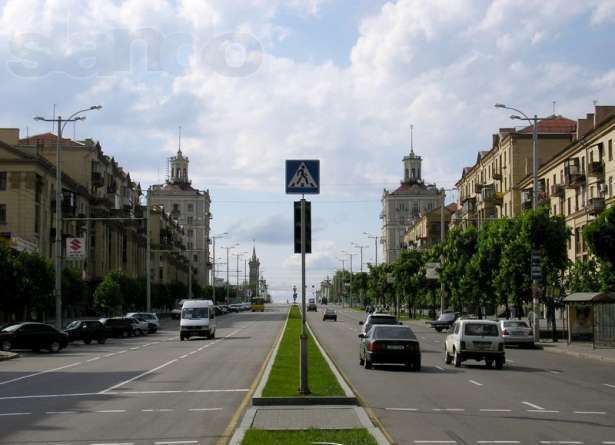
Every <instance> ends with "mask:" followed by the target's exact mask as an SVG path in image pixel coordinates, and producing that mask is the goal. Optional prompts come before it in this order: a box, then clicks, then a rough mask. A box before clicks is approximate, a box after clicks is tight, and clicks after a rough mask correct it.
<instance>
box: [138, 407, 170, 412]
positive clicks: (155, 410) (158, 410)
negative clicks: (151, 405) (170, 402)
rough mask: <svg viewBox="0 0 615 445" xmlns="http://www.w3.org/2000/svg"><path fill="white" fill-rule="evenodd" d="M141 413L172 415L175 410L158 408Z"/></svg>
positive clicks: (144, 410) (143, 410)
mask: <svg viewBox="0 0 615 445" xmlns="http://www.w3.org/2000/svg"><path fill="white" fill-rule="evenodd" d="M141 411H142V412H144V413H170V412H172V411H175V410H174V409H170V408H156V409H142V410H141Z"/></svg>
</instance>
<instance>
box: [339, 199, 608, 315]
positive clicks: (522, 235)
mask: <svg viewBox="0 0 615 445" xmlns="http://www.w3.org/2000/svg"><path fill="white" fill-rule="evenodd" d="M570 236H571V233H570V229H569V228H568V227H567V226H566V223H565V219H564V218H563V217H562V216H551V215H550V214H549V211H548V209H547V208H544V207H541V208H539V209H537V210H529V211H526V212H524V213H523V214H521V215H519V216H518V217H515V218H512V219H499V220H495V221H492V222H489V223H486V224H484V225H482V226H481V227H480V229H477V228H475V227H474V226H470V227H467V228H455V229H452V230H451V231H450V232H449V233H448V236H447V238H446V239H445V241H444V242H443V243H439V244H437V245H435V246H434V247H433V248H432V249H430V250H427V251H418V250H403V251H402V252H401V254H400V256H399V257H398V259H397V260H396V261H395V262H394V263H393V264H380V265H378V266H373V265H370V267H369V272H368V273H357V274H352V276H351V274H350V273H349V272H348V271H338V272H337V273H336V275H335V276H334V278H333V282H332V285H331V297H332V299H333V300H334V301H336V300H337V301H340V300H341V299H342V298H343V299H344V301H346V302H347V303H350V301H349V296H350V295H353V296H354V298H353V300H354V301H353V303H355V304H360V305H362V306H365V305H383V306H384V305H389V306H392V307H393V306H395V305H396V304H397V302H399V303H400V305H403V306H405V308H406V309H407V311H408V313H409V314H413V315H416V314H417V312H418V311H419V310H424V309H429V311H430V313H431V315H432V316H433V315H434V314H435V312H436V310H437V309H438V308H439V307H440V296H441V295H443V296H444V306H445V308H447V309H453V310H456V311H460V312H470V313H475V314H477V315H478V316H482V315H485V314H494V313H498V314H500V313H505V314H508V313H510V312H511V311H510V310H511V308H512V309H514V310H515V312H516V313H517V314H521V313H523V307H524V305H526V304H527V303H529V302H530V301H531V300H532V277H531V272H530V271H531V257H532V253H534V254H535V255H536V254H537V255H539V256H540V258H541V264H540V265H541V269H542V276H543V282H542V289H543V290H544V289H545V288H546V287H550V288H551V289H556V290H557V291H558V292H559V293H560V294H561V295H564V294H565V293H569V292H578V291H613V290H615V267H614V266H613V265H614V264H615V207H610V208H607V209H606V210H605V211H604V212H603V213H602V214H601V215H600V216H599V217H598V218H596V220H594V221H593V222H592V223H590V224H588V225H586V226H585V229H584V231H583V238H584V240H585V243H586V245H587V247H588V249H589V251H590V253H591V254H592V255H591V256H590V257H589V258H588V259H582V260H581V259H579V260H577V261H575V262H571V261H570V260H569V259H568V257H567V244H568V243H569V242H571V240H570ZM428 262H438V263H440V268H439V277H440V279H439V280H430V279H427V278H426V267H425V265H426V263H428ZM441 289H442V290H443V291H444V293H443V294H441ZM558 292H555V294H557V293H558ZM544 301H545V302H546V303H555V302H556V300H555V299H553V298H551V299H544ZM552 306H553V305H552Z"/></svg>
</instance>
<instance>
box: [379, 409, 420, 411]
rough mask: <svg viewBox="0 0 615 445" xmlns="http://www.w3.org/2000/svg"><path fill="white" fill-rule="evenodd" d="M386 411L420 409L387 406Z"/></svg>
mask: <svg viewBox="0 0 615 445" xmlns="http://www.w3.org/2000/svg"><path fill="white" fill-rule="evenodd" d="M385 410H386V411H418V409H416V408H385Z"/></svg>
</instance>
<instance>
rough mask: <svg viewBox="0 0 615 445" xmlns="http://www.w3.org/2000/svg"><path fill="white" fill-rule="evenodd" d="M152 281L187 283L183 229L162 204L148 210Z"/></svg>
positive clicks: (186, 260)
mask: <svg viewBox="0 0 615 445" xmlns="http://www.w3.org/2000/svg"><path fill="white" fill-rule="evenodd" d="M149 217H150V224H149V236H150V239H151V245H150V248H151V255H152V256H151V269H152V271H153V273H152V283H170V282H172V281H180V282H182V283H186V284H187V283H188V269H189V265H188V259H186V257H185V256H184V253H183V251H184V250H185V249H186V246H185V235H186V231H185V229H184V228H183V227H182V226H181V224H179V223H178V222H177V220H175V218H173V217H172V216H171V215H170V214H168V213H167V212H166V211H165V209H164V208H163V207H162V206H157V205H153V206H151V208H150V212H149Z"/></svg>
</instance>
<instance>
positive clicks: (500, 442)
mask: <svg viewBox="0 0 615 445" xmlns="http://www.w3.org/2000/svg"><path fill="white" fill-rule="evenodd" d="M476 443H495V444H509V443H510V444H513V443H521V442H520V441H518V440H479V441H477V442H476Z"/></svg>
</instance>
